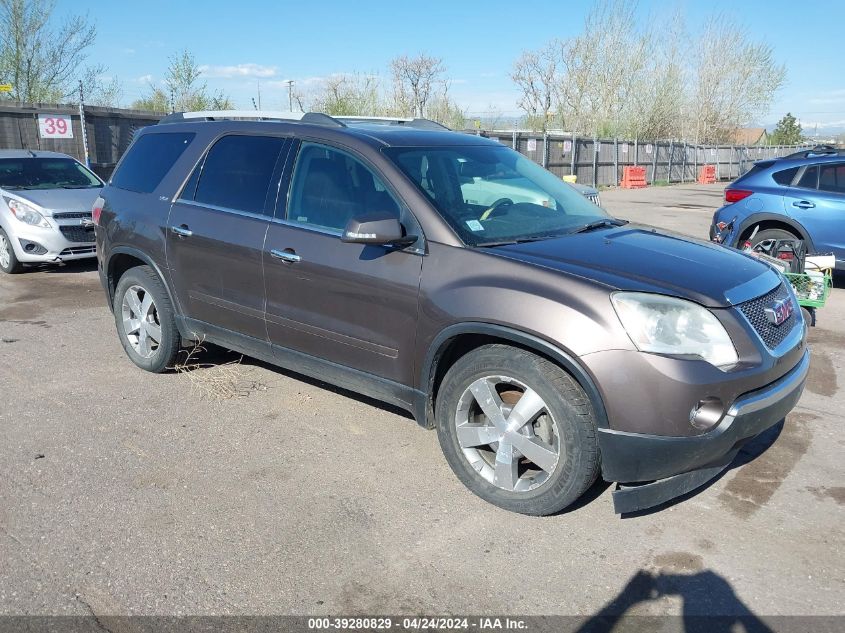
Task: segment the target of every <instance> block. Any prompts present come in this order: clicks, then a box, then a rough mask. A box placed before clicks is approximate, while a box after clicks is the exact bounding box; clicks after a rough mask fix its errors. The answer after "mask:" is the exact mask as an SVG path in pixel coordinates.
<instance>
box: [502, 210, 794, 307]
mask: <svg viewBox="0 0 845 633" xmlns="http://www.w3.org/2000/svg"><path fill="white" fill-rule="evenodd" d="M490 252H492V253H494V254H497V255H500V256H503V257H508V258H510V259H517V260H520V261H523V262H527V263H531V264H535V265H538V266H543V267H545V268H552V269H555V270H559V271H561V272H565V273H570V274H573V275H577V276H579V277H585V278H588V279H593V280H595V281H597V282H600V283H603V284H605V285H607V286H610V287H612V288H614V289H616V290H629V291H640V292H657V293H660V294H669V295H674V296H677V297H683V298H685V299H690V300H692V301H696V302H697V303H700V304H702V305H705V306H709V307H727V306H730V305H736V304H738V303H742V302H744V301H748V300H749V299H753V298H756V297H759V296H760V295H763V294H765V293H766V292H768V291H769V290H771V289H772V288H774V287H775V286H777V285H778V284H779V283H780V276H779V275H778V274H777V273H776V272H775V271H774V270H772V269H771V268H770V267H769V266H767V265H766V264H763V263H761V262H759V261H757V260H755V259H754V258H752V257H750V256H748V255H744V254H742V253H740V252H738V251H735V250H733V249H728V248H725V247H723V246H719V245H718V244H712V243H710V242H704V241H700V240H695V239H692V238H688V237H684V236H681V235H677V234H674V233H670V232H668V231H662V230H660V229H655V228H652V227H648V226H638V225H633V224H626V225H625V226H620V227H613V228H609V229H599V230H595V231H591V232H587V233H577V234H574V235H567V236H564V237H559V238H554V239H549V240H542V241H538V242H528V243H525V244H514V245H506V246H498V247H494V248H491V249H490Z"/></svg>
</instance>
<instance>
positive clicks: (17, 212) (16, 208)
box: [3, 198, 50, 229]
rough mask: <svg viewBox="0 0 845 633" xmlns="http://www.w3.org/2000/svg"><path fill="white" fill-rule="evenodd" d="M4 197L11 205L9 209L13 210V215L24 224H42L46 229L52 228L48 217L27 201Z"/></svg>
mask: <svg viewBox="0 0 845 633" xmlns="http://www.w3.org/2000/svg"><path fill="white" fill-rule="evenodd" d="M3 199H4V200H5V201H6V204H7V205H8V206H9V211H11V212H12V215H13V216H15V218H17V219H18V220H20V221H21V222H23V223H24V224H29V225H31V226H40V227H42V228H45V229H49V228H50V223H49V222H48V221H47V219H46V218H45V217H44V216H43V215H41V214H40V213H39V212H38V211H36V210H35V209H34V208H33V207H32V206H30V205H28V204H27V203H26V202H21V201H20V200H15V199H14V198H3Z"/></svg>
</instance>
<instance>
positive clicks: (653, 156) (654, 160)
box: [651, 143, 660, 185]
mask: <svg viewBox="0 0 845 633" xmlns="http://www.w3.org/2000/svg"><path fill="white" fill-rule="evenodd" d="M659 150H660V145H658V144H657V143H652V144H651V151H652V154H651V184H652V185H653V184H654V183H655V182H656V181H657V152H658V151H659Z"/></svg>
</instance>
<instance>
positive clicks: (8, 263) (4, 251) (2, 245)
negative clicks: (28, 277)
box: [0, 228, 23, 275]
mask: <svg viewBox="0 0 845 633" xmlns="http://www.w3.org/2000/svg"><path fill="white" fill-rule="evenodd" d="M0 270H2V271H3V272H4V273H8V274H9V275H15V274H17V273H19V272H21V271H22V270H23V264H21V263H20V262H19V261H18V258H17V255H15V248H14V247H13V246H12V241H11V240H10V239H9V236H8V235H6V231H4V230H3V229H2V228H0Z"/></svg>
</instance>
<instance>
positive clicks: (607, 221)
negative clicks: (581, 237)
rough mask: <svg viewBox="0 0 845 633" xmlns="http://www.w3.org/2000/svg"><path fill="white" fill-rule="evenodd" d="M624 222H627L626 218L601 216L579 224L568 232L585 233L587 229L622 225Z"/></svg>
mask: <svg viewBox="0 0 845 633" xmlns="http://www.w3.org/2000/svg"><path fill="white" fill-rule="evenodd" d="M625 224H628V220H617V219H616V218H602V219H601V220H596V221H595V222H590V223H589V224H585V225H584V226H579V227H578V228H577V229H575V230H573V231H570V233H586V232H587V231H593V230H595V229H601V228H603V227H606V226H623V225H625Z"/></svg>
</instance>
